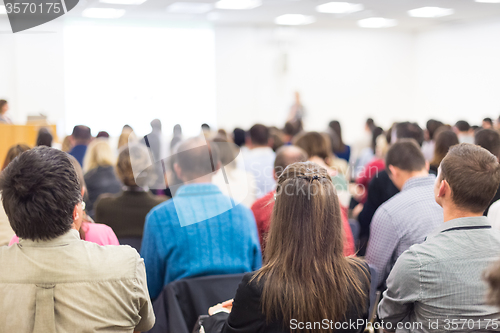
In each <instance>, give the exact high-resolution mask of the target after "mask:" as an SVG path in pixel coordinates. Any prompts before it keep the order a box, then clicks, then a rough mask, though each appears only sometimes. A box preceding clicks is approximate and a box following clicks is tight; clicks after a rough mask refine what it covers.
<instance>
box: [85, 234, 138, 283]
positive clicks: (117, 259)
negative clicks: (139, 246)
mask: <svg viewBox="0 0 500 333" xmlns="http://www.w3.org/2000/svg"><path fill="white" fill-rule="evenodd" d="M81 244H82V246H83V247H84V248H85V249H86V252H87V254H88V258H89V259H90V261H91V262H92V269H91V270H92V275H93V276H94V278H96V279H99V278H101V279H103V280H105V279H120V278H126V279H134V278H136V273H137V266H138V265H139V264H140V263H141V262H142V259H141V257H140V256H139V253H138V252H137V250H136V249H134V248H132V247H131V246H128V245H99V244H96V243H93V242H87V241H82V243H81Z"/></svg>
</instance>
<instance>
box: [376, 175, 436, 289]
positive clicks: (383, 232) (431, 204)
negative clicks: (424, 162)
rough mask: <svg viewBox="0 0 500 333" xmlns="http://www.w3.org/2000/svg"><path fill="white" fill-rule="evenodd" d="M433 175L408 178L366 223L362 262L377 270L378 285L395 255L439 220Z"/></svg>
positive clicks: (405, 248)
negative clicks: (368, 225)
mask: <svg viewBox="0 0 500 333" xmlns="http://www.w3.org/2000/svg"><path fill="white" fill-rule="evenodd" d="M435 180H436V176H434V175H429V176H428V177H414V178H410V179H409V180H407V181H406V183H405V184H404V186H403V188H402V190H401V192H399V193H398V194H396V195H395V196H393V197H392V198H391V199H389V200H388V201H387V202H385V203H384V204H383V205H382V206H380V207H379V208H378V209H377V211H376V212H375V215H374V216H373V221H372V223H371V226H370V240H369V242H368V248H367V251H366V262H367V263H368V264H370V265H371V266H373V267H375V269H376V270H377V272H378V282H377V285H378V286H379V288H381V289H384V286H385V280H386V279H387V276H389V273H390V271H391V269H392V267H393V266H394V264H395V263H396V260H397V259H398V257H399V256H400V255H401V253H403V252H404V251H406V250H408V249H409V248H410V246H412V245H413V244H418V243H422V242H423V241H424V240H425V237H427V235H429V234H430V233H431V232H432V231H434V230H435V229H436V228H438V227H439V225H441V223H443V209H442V208H441V207H440V206H439V205H438V204H437V203H436V201H435V199H434V181H435Z"/></svg>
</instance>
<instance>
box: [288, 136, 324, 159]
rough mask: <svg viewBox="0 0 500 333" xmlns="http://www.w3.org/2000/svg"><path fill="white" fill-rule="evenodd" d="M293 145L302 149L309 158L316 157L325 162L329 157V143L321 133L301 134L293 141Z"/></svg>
mask: <svg viewBox="0 0 500 333" xmlns="http://www.w3.org/2000/svg"><path fill="white" fill-rule="evenodd" d="M293 144H294V145H295V146H297V147H300V148H302V149H304V150H305V151H306V153H307V155H308V156H309V158H311V157H315V156H316V157H319V158H322V159H323V160H325V162H327V160H328V159H329V158H330V157H331V147H330V142H329V140H327V139H326V137H325V136H324V135H323V134H321V133H318V132H307V133H304V134H301V135H299V136H298V137H297V138H296V139H295V140H294V142H293ZM327 163H328V162H327Z"/></svg>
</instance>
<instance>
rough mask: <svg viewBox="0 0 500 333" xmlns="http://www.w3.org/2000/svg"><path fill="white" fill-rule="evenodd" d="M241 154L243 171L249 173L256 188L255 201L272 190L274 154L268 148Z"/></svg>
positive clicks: (274, 182)
mask: <svg viewBox="0 0 500 333" xmlns="http://www.w3.org/2000/svg"><path fill="white" fill-rule="evenodd" d="M242 153H243V161H244V163H243V164H244V168H245V171H247V172H251V173H252V174H253V176H254V178H255V184H256V187H257V192H256V195H257V199H260V198H262V197H263V196H264V195H266V194H267V193H269V192H271V191H272V190H274V188H275V186H276V181H275V180H274V160H275V158H276V154H275V153H274V151H273V150H272V149H271V148H269V147H259V148H254V149H250V150H248V151H245V152H242Z"/></svg>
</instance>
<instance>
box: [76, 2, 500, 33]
mask: <svg viewBox="0 0 500 333" xmlns="http://www.w3.org/2000/svg"><path fill="white" fill-rule="evenodd" d="M180 1H182V2H197V3H201V2H203V3H214V2H215V0H188V1H186V0H147V1H145V2H144V3H143V4H141V5H110V4H105V3H101V2H99V0H80V3H79V4H78V5H77V6H76V7H75V8H74V9H73V10H72V11H71V12H69V13H68V16H67V17H73V18H76V17H81V13H82V11H83V10H84V9H86V8H91V7H101V8H122V9H126V14H125V15H124V16H123V17H122V18H119V19H117V20H126V19H146V20H151V21H156V20H158V21H165V20H169V21H184V22H186V21H205V22H212V23H213V24H214V25H216V26H256V27H259V26H262V27H265V26H276V25H275V23H274V19H275V18H276V17H277V16H280V15H283V14H304V15H313V16H314V17H315V18H316V21H315V22H314V23H312V24H310V25H307V26H304V27H307V28H358V26H357V21H358V20H360V19H363V18H369V17H374V16H379V17H385V18H389V19H396V20H398V25H397V26H396V27H392V28H387V29H398V30H401V29H402V30H406V31H419V30H423V29H429V28H433V27H436V26H440V25H452V24H464V23H471V22H477V21H480V20H487V19H489V20H494V19H498V20H499V21H500V3H497V4H488V3H477V2H474V0H359V1H358V0H351V1H350V2H353V3H361V4H363V5H364V7H365V9H364V10H363V11H360V12H356V13H353V14H341V15H339V14H324V13H318V12H316V10H315V7H316V6H317V5H320V4H324V3H326V2H329V1H331V0H262V6H260V7H257V8H254V9H250V10H222V9H214V10H212V11H211V12H209V13H204V14H174V13H169V12H167V10H166V8H167V7H168V6H169V5H170V4H172V3H174V2H180ZM338 1H343V0H338ZM347 1H349V0H347ZM425 6H434V7H443V8H453V9H454V10H455V13H454V14H453V15H451V16H446V17H441V18H433V19H428V18H413V17H410V16H408V14H407V11H408V10H411V9H415V8H420V7H425Z"/></svg>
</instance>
